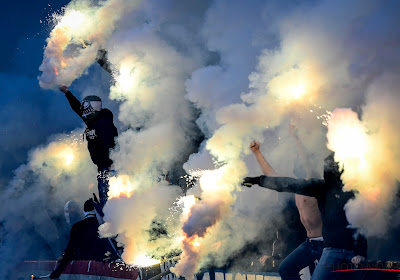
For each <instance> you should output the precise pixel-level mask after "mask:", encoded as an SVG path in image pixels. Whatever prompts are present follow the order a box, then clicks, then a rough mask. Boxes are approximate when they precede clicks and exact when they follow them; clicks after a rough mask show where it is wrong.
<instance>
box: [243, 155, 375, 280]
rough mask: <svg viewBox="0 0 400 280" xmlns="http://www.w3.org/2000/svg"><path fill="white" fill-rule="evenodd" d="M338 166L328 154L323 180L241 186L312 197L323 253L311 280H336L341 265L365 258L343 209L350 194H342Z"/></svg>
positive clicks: (257, 180) (253, 180)
mask: <svg viewBox="0 0 400 280" xmlns="http://www.w3.org/2000/svg"><path fill="white" fill-rule="evenodd" d="M340 175H341V172H340V171H339V166H338V163H337V162H335V161H334V154H333V153H332V154H331V155H330V156H328V157H327V158H326V159H325V166H324V179H309V180H304V179H293V178H286V177H267V176H259V177H246V178H244V181H243V183H242V184H243V185H244V186H247V187H251V186H252V185H259V186H261V187H264V188H268V189H271V190H276V191H279V192H291V193H297V194H301V195H306V196H312V197H315V198H316V199H317V201H318V208H319V210H320V212H321V218H322V224H323V226H322V236H323V238H324V244H323V246H324V249H323V253H322V256H321V259H320V261H319V263H318V265H317V267H316V268H315V271H314V273H313V276H312V278H311V279H313V280H315V279H337V278H336V277H340V276H339V274H337V273H334V272H332V271H335V270H340V269H345V268H349V267H348V265H346V267H345V268H342V267H341V264H343V263H346V264H350V265H351V263H353V264H358V263H360V262H361V261H363V260H365V258H366V254H367V241H366V239H365V238H364V237H363V236H362V235H360V234H357V232H356V230H355V229H353V228H350V227H349V226H350V225H349V222H348V221H347V218H346V213H345V211H344V206H345V205H346V203H347V202H348V201H349V200H350V199H353V198H354V192H353V191H350V192H344V191H343V183H342V181H341V179H340Z"/></svg>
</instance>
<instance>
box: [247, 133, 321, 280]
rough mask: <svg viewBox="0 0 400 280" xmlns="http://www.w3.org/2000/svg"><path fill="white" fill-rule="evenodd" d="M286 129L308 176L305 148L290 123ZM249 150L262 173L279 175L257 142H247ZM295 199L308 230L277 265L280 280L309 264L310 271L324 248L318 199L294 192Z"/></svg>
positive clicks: (301, 218)
mask: <svg viewBox="0 0 400 280" xmlns="http://www.w3.org/2000/svg"><path fill="white" fill-rule="evenodd" d="M289 131H290V133H291V135H292V136H293V137H294V139H295V140H296V145H297V148H298V152H299V154H300V158H301V160H302V162H303V166H304V168H305V169H306V173H307V177H308V178H309V177H310V176H311V171H310V168H309V164H307V163H306V158H305V155H304V147H303V145H302V143H301V141H300V139H299V138H298V135H297V128H296V127H295V126H293V125H291V126H290V127H289ZM250 149H251V151H252V152H253V153H254V155H255V157H256V159H257V162H258V164H259V165H260V168H261V171H262V172H263V174H264V175H266V176H270V177H280V176H281V175H280V174H279V173H277V172H276V171H275V170H274V169H273V168H272V167H271V165H270V164H269V163H268V162H267V161H266V160H265V158H264V156H263V155H262V154H261V152H260V143H259V142H257V141H255V140H254V141H253V142H252V143H251V144H250ZM295 200H296V206H297V209H298V210H299V214H300V220H301V223H302V224H303V226H304V228H305V229H306V231H307V239H306V241H305V242H303V243H302V244H300V246H298V247H297V248H296V249H295V250H294V251H293V252H292V253H290V254H289V255H288V256H287V257H286V258H285V259H284V260H283V262H282V263H281V265H280V266H279V269H278V271H279V275H280V276H281V278H282V280H287V279H300V276H299V272H300V270H302V269H303V268H305V267H307V266H309V267H310V271H312V268H313V267H314V261H315V260H319V258H320V257H321V254H322V250H323V238H322V220H321V213H320V212H319V209H318V202H317V199H316V198H314V197H309V196H304V195H299V194H295ZM266 259H267V257H266V256H264V257H262V258H261V259H260V261H261V262H265V260H266Z"/></svg>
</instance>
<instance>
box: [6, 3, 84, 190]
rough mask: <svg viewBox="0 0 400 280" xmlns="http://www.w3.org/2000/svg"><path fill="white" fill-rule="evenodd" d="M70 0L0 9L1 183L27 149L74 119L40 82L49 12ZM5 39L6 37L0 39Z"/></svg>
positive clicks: (70, 125)
mask: <svg viewBox="0 0 400 280" xmlns="http://www.w3.org/2000/svg"><path fill="white" fill-rule="evenodd" d="M68 2H69V1H67V0H57V1H43V0H38V1H11V2H9V3H7V5H5V6H4V7H3V8H2V12H1V26H2V27H3V28H2V32H4V33H3V40H2V44H1V45H0V50H1V51H0V53H1V57H2V62H1V64H0V104H1V110H0V119H1V123H2V125H1V128H0V131H1V134H2V137H1V138H0V188H3V187H4V185H5V184H6V181H7V180H8V179H9V178H10V177H12V175H13V173H12V171H13V170H14V169H15V168H17V167H18V166H19V165H20V164H22V163H24V162H25V161H26V158H27V152H28V151H29V149H30V148H32V147H35V146H37V145H39V144H41V143H44V142H45V141H46V138H47V137H49V136H50V135H51V134H53V133H57V132H63V131H66V130H69V129H73V128H75V127H77V126H78V125H79V124H80V120H79V118H76V116H74V115H73V114H70V112H69V110H70V109H69V108H68V107H67V106H63V105H65V104H60V102H64V101H65V100H63V98H64V97H63V96H61V95H56V94H54V93H53V92H51V91H45V90H42V89H41V88H40V87H39V84H38V81H37V77H38V76H39V74H40V72H39V70H38V68H39V65H40V63H41V61H42V59H43V47H44V46H45V44H46V41H45V40H46V38H47V37H48V35H49V32H50V31H51V28H52V26H51V25H50V24H49V21H48V19H49V17H50V16H51V14H52V13H54V11H59V10H60V8H61V7H63V6H64V5H66V4H67V3H68ZM4 38H5V39H4Z"/></svg>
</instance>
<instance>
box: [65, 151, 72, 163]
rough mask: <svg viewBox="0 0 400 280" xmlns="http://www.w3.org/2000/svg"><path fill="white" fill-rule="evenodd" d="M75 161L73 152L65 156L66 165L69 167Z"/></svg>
mask: <svg viewBox="0 0 400 280" xmlns="http://www.w3.org/2000/svg"><path fill="white" fill-rule="evenodd" d="M73 160H74V155H73V154H72V152H71V153H68V154H66V156H65V164H66V165H67V166H69V165H70V164H71V163H72V161H73Z"/></svg>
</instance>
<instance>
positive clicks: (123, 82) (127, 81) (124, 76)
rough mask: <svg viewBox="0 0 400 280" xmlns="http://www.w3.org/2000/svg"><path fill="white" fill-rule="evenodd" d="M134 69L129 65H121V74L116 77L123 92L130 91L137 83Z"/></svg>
mask: <svg viewBox="0 0 400 280" xmlns="http://www.w3.org/2000/svg"><path fill="white" fill-rule="evenodd" d="M133 71H134V69H132V67H128V66H121V68H120V69H119V75H118V76H117V77H116V78H115V80H116V82H117V83H116V85H117V87H118V88H119V89H120V90H121V91H122V92H130V91H131V90H132V89H133V88H134V85H135V78H134V77H133V76H134V73H133Z"/></svg>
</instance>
